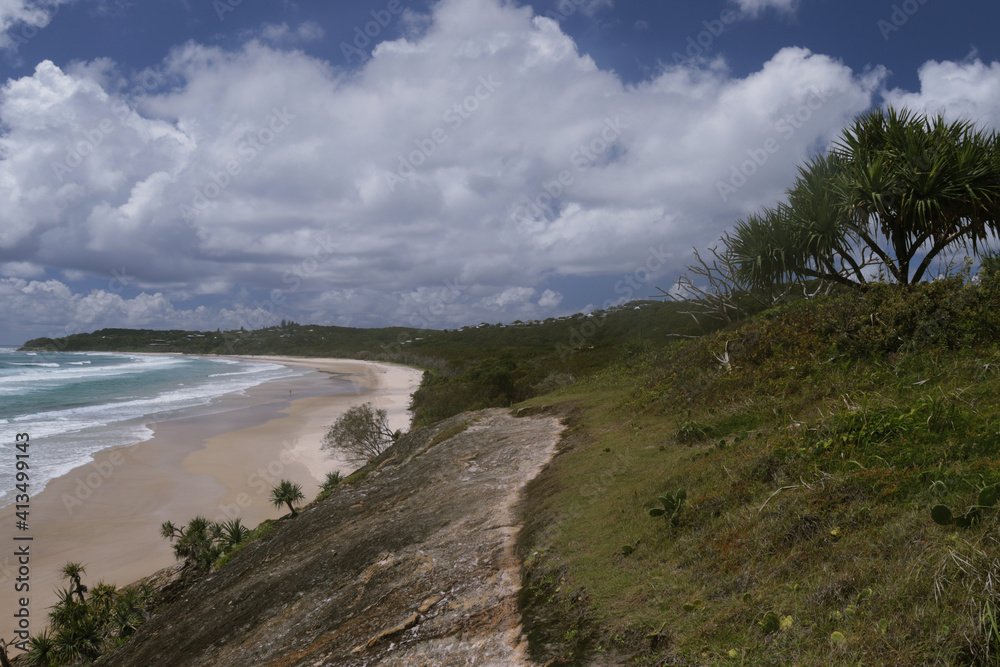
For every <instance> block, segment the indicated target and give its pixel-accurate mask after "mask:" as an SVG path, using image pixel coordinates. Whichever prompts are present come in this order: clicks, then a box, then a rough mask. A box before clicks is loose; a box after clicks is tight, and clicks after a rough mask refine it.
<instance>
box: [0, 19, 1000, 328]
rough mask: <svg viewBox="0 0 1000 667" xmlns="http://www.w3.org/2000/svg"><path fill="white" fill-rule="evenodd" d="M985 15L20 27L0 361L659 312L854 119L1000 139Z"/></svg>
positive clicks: (3, 164)
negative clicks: (720, 243) (244, 333)
mask: <svg viewBox="0 0 1000 667" xmlns="http://www.w3.org/2000/svg"><path fill="white" fill-rule="evenodd" d="M997 25H1000V7H998V6H997V4H996V2H995V0H990V1H986V0H966V1H963V2H960V3H955V2H951V3H946V2H943V1H941V0H905V1H901V2H889V1H884V2H880V1H872V0H838V1H837V2H834V1H833V0H712V1H709V2H697V3H695V2H681V1H680V0H658V1H657V2H649V1H648V0H645V1H640V0H558V1H557V0H537V1H535V2H530V3H529V2H514V1H505V0H440V1H436V2H426V1H422V0H351V1H350V2H346V1H345V2H341V1H332V0H282V1H281V2H276V1H275V0H145V1H143V2H139V1H138V0H0V68H2V73H0V76H2V88H0V343H7V344H10V343H20V342H22V341H24V340H26V339H28V338H31V337H35V336H41V335H48V336H56V335H64V334H66V333H73V332H78V331H91V330H95V329H98V328H102V327H107V326H123V327H148V328H182V329H215V328H217V327H221V328H223V329H232V328H239V327H240V326H245V327H246V328H258V327H260V326H269V325H272V324H276V323H277V322H279V321H280V320H281V319H293V320H296V321H299V322H302V323H306V322H314V323H320V324H340V325H346V326H386V325H410V326H425V327H432V328H450V327H455V326H460V325H465V324H475V323H478V322H482V321H488V322H509V321H513V320H515V319H529V318H544V317H549V316H553V315H562V314H566V313H571V312H578V311H581V310H587V309H592V308H594V307H602V306H605V305H607V304H610V303H614V302H616V301H621V300H625V299H629V298H638V297H643V296H646V295H648V294H650V293H652V292H653V291H654V286H656V285H659V286H663V287H667V288H669V287H670V286H671V284H672V283H673V281H674V280H675V279H676V277H677V275H678V273H680V272H681V271H682V270H683V266H684V265H685V263H688V262H690V260H691V248H692V247H704V246H706V245H708V244H711V243H712V242H713V240H715V239H717V238H718V236H719V235H720V233H722V232H723V231H725V230H726V229H727V228H729V227H730V226H731V225H732V224H733V222H734V221H735V220H736V219H737V218H739V217H740V216H742V215H744V214H745V213H746V212H748V211H750V210H753V209H755V208H757V207H759V206H762V205H766V204H769V203H773V202H775V201H776V200H777V199H778V198H780V197H781V194H782V191H783V190H784V189H785V188H786V187H787V186H788V184H789V183H790V181H791V179H792V177H793V175H794V173H795V169H796V165H798V164H800V163H802V161H803V160H805V159H806V158H807V157H809V156H810V155H811V154H814V153H815V152H817V151H820V150H823V149H824V148H825V147H826V146H828V145H829V143H830V142H831V141H832V140H833V139H834V138H835V137H836V136H837V134H838V133H839V131H840V130H841V128H842V127H843V126H844V125H845V124H846V123H847V122H848V121H850V119H851V118H852V117H854V116H855V115H856V114H858V113H860V112H863V111H865V110H867V109H870V108H872V107H873V106H878V105H885V104H895V105H901V106H902V105H905V106H908V107H911V108H915V109H919V110H927V111H931V112H935V113H937V112H941V113H944V114H946V115H947V116H951V117H959V116H961V117H965V118H970V119H972V120H975V121H977V122H978V123H980V124H982V125H984V126H988V127H996V126H997V125H998V124H1000V54H998V50H1000V44H998V41H997V39H996V35H995V29H996V26H997Z"/></svg>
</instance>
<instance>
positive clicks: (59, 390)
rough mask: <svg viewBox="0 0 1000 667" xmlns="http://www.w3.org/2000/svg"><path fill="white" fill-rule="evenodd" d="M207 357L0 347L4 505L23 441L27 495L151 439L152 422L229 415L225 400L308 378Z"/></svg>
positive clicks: (0, 497)
mask: <svg viewBox="0 0 1000 667" xmlns="http://www.w3.org/2000/svg"><path fill="white" fill-rule="evenodd" d="M312 372H314V371H311V370H310V369H305V368H290V367H288V366H281V365H278V364H272V363H266V362H256V361H234V360H229V359H214V358H210V357H183V356H159V355H141V354H111V353H102V352H56V353H50V352H44V353H37V354H36V353H34V352H18V351H16V350H15V349H14V348H3V347H0V457H2V459H0V461H2V463H0V507H3V506H5V505H9V504H11V503H12V502H13V501H14V483H15V480H14V475H15V470H14V466H13V462H14V460H15V458H14V454H15V447H14V445H15V440H14V436H15V434H17V433H21V432H27V433H29V434H30V436H31V447H30V454H31V456H30V465H31V495H33V496H34V495H36V494H38V493H40V492H41V491H42V489H43V488H44V486H45V484H46V483H48V482H49V481H50V480H52V479H54V478H55V477H59V476H61V475H64V474H66V473H68V472H69V471H70V470H72V469H74V468H76V467H78V466H81V465H85V464H87V463H89V462H90V461H92V460H93V458H92V457H93V454H95V453H96V452H98V451H100V450H103V449H109V448H113V447H119V446H123V445H132V444H136V443H139V442H142V441H144V440H148V439H150V438H151V437H152V435H153V432H152V430H150V429H149V427H148V426H147V424H150V423H153V422H158V421H164V420H167V419H171V418H176V417H180V416H188V415H192V414H197V413H199V412H209V413H210V412H213V411H217V410H222V409H224V408H223V407H222V405H221V404H220V403H219V402H218V401H217V400H216V399H218V398H220V397H222V396H225V395H226V394H234V393H242V392H244V391H246V390H247V389H249V388H251V387H254V386H257V385H259V384H262V383H264V382H270V381H273V380H280V379H289V378H294V377H297V376H302V375H305V374H307V373H312Z"/></svg>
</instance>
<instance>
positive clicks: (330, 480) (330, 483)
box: [323, 470, 344, 491]
mask: <svg viewBox="0 0 1000 667" xmlns="http://www.w3.org/2000/svg"><path fill="white" fill-rule="evenodd" d="M343 481H344V476H343V475H342V474H340V471H339V470H334V471H333V472H328V473H326V481H324V482H323V490H324V491H331V490H332V489H333V487H335V486H337V485H338V484H340V483H341V482H343Z"/></svg>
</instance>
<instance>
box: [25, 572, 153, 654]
mask: <svg viewBox="0 0 1000 667" xmlns="http://www.w3.org/2000/svg"><path fill="white" fill-rule="evenodd" d="M85 571H86V570H85V568H84V566H83V565H81V564H79V563H67V564H66V566H65V567H64V568H63V569H62V573H63V577H64V578H66V579H68V580H69V582H70V585H69V587H68V588H64V589H62V590H61V591H59V601H58V602H57V603H56V604H55V605H54V606H53V607H52V608H51V610H50V611H49V623H50V627H49V629H47V630H45V631H43V632H41V633H40V634H37V635H34V636H33V637H31V639H30V640H29V646H30V649H29V651H28V653H27V654H26V655H25V660H26V662H27V664H28V665H32V666H33V667H34V666H39V667H57V666H59V665H72V664H80V661H81V660H84V661H87V663H88V664H89V662H90V661H92V660H96V659H97V658H98V657H100V656H101V654H102V653H104V652H106V651H109V650H111V649H113V648H115V647H117V646H120V645H121V644H123V643H125V642H126V641H127V640H128V638H129V637H131V636H132V634H134V633H135V631H136V630H137V629H138V628H139V626H140V625H142V623H143V622H144V621H145V620H146V619H147V618H148V616H149V610H150V609H151V608H152V607H153V604H154V602H155V596H154V593H153V591H152V589H151V588H150V587H149V586H132V587H127V588H124V589H119V588H117V587H115V586H113V585H111V584H105V583H103V582H101V583H98V584H97V585H96V586H94V588H93V590H92V591H89V593H90V597H89V598H88V597H86V594H87V593H88V588H87V586H85V585H84V584H83V583H82V581H81V575H83V574H84V573H85Z"/></svg>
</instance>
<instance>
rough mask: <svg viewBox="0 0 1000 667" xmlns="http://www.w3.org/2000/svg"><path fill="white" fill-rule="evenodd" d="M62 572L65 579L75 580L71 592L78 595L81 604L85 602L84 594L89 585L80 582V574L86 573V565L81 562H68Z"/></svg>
mask: <svg viewBox="0 0 1000 667" xmlns="http://www.w3.org/2000/svg"><path fill="white" fill-rule="evenodd" d="M61 572H62V575H63V579H70V580H71V581H72V582H73V586H72V587H71V588H70V592H71V593H75V594H76V595H78V596H79V597H80V604H83V594H84V593H86V592H87V587H86V586H84V585H83V584H82V583H81V582H80V575H81V574H86V572H87V569H86V567H85V566H84V565H82V564H80V563H66V564H65V565H64V566H63V569H62V570H61Z"/></svg>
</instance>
